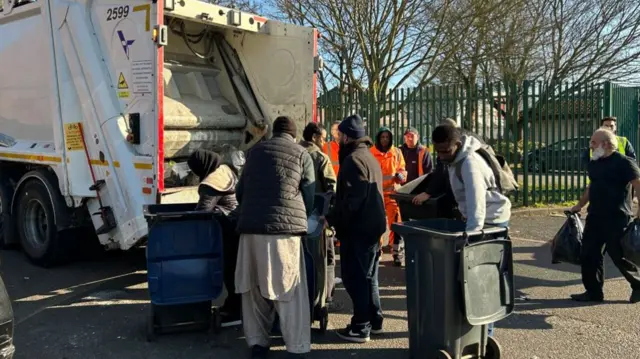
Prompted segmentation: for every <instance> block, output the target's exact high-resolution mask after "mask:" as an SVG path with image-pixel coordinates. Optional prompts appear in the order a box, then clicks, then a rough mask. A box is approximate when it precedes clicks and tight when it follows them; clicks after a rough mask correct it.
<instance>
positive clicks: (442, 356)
mask: <svg viewBox="0 0 640 359" xmlns="http://www.w3.org/2000/svg"><path fill="white" fill-rule="evenodd" d="M436 359H452V358H451V355H450V354H449V353H447V351H446V350H440V351H438V355H436Z"/></svg>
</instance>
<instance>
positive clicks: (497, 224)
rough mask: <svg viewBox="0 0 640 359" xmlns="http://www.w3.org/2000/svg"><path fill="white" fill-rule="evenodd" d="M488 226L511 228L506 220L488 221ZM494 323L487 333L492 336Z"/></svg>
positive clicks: (489, 326) (488, 326) (490, 324)
mask: <svg viewBox="0 0 640 359" xmlns="http://www.w3.org/2000/svg"><path fill="white" fill-rule="evenodd" d="M487 226H492V227H502V228H509V221H506V222H503V223H491V224H489V223H487ZM493 325H494V323H489V325H487V333H488V334H489V336H490V337H492V336H493Z"/></svg>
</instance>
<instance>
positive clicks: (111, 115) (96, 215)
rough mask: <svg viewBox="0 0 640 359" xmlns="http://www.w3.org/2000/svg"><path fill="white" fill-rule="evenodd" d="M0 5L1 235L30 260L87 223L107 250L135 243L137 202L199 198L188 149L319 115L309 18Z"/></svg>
mask: <svg viewBox="0 0 640 359" xmlns="http://www.w3.org/2000/svg"><path fill="white" fill-rule="evenodd" d="M0 6H1V10H0V223H1V227H0V243H1V244H2V245H5V246H6V245H12V244H19V245H20V246H21V247H22V249H23V251H24V252H25V253H26V255H27V256H28V258H29V259H31V260H32V261H33V262H35V263H36V264H39V265H43V266H48V265H52V264H56V263H59V262H61V261H63V260H65V259H67V258H68V254H69V253H70V252H71V251H73V250H74V249H75V248H78V245H79V244H81V242H82V241H88V240H91V238H87V237H86V236H78V235H74V234H73V230H74V229H77V228H86V227H87V226H89V227H93V228H94V229H95V233H96V234H97V236H98V239H99V242H100V243H101V244H102V245H103V246H105V247H106V248H108V249H121V250H127V249H130V248H132V247H135V246H138V245H140V244H142V243H144V239H145V238H146V235H147V223H146V221H145V218H144V216H143V212H142V211H143V206H144V205H146V204H154V203H166V202H174V203H175V202H191V201H194V200H195V199H196V198H197V197H194V194H197V193H196V191H194V190H193V188H194V187H189V185H193V183H185V179H184V173H185V171H184V169H185V168H186V167H185V165H184V162H185V160H186V158H187V157H188V156H189V155H190V154H191V153H193V152H194V151H195V150H197V149H207V150H213V151H218V152H222V151H228V150H230V149H238V150H242V151H244V150H247V149H248V148H250V147H251V146H252V145H254V144H255V143H256V142H258V141H260V140H262V139H263V138H264V137H265V136H269V134H268V132H269V129H270V126H269V124H270V123H271V122H272V121H273V120H274V119H275V118H276V117H277V116H280V115H287V116H289V117H291V118H292V119H294V120H295V121H296V122H297V123H298V128H299V130H300V131H301V129H302V128H303V126H304V124H305V123H308V122H310V121H312V120H313V119H315V118H316V116H315V111H316V107H315V104H316V72H317V71H319V70H320V68H321V63H322V62H321V59H320V58H319V56H318V50H317V39H318V34H317V31H316V30H315V29H313V28H307V27H302V26H296V25H291V24H286V23H283V22H279V21H275V20H271V19H266V18H264V17H261V16H257V15H254V14H249V13H245V12H241V11H238V10H234V9H229V8H225V7H221V6H217V5H213V4H208V3H204V2H200V1H196V0H181V1H174V0H157V1H151V0H130V1H119V0H93V1H92V0H35V1H20V0H0ZM187 178H188V176H187Z"/></svg>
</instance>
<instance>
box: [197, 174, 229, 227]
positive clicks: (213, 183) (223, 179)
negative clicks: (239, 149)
mask: <svg viewBox="0 0 640 359" xmlns="http://www.w3.org/2000/svg"><path fill="white" fill-rule="evenodd" d="M237 183H238V174H237V172H236V171H234V170H233V169H232V167H230V166H228V165H226V164H223V165H220V166H219V167H218V168H217V169H216V170H215V171H213V173H211V174H209V175H208V176H207V177H205V179H204V180H202V182H201V183H200V186H198V194H199V195H200V200H199V201H198V205H197V207H196V209H197V210H204V211H219V212H220V213H222V214H224V215H228V214H229V213H230V212H231V211H233V210H234V209H236V207H238V201H237V200H236V185H237Z"/></svg>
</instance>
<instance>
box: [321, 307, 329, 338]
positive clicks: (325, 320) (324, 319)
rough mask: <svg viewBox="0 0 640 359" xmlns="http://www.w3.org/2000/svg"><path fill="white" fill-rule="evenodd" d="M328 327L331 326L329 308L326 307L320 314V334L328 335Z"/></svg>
mask: <svg viewBox="0 0 640 359" xmlns="http://www.w3.org/2000/svg"><path fill="white" fill-rule="evenodd" d="M328 326H329V308H328V307H324V308H322V310H321V312H320V332H321V333H322V334H324V333H326V332H327V327H328Z"/></svg>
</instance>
